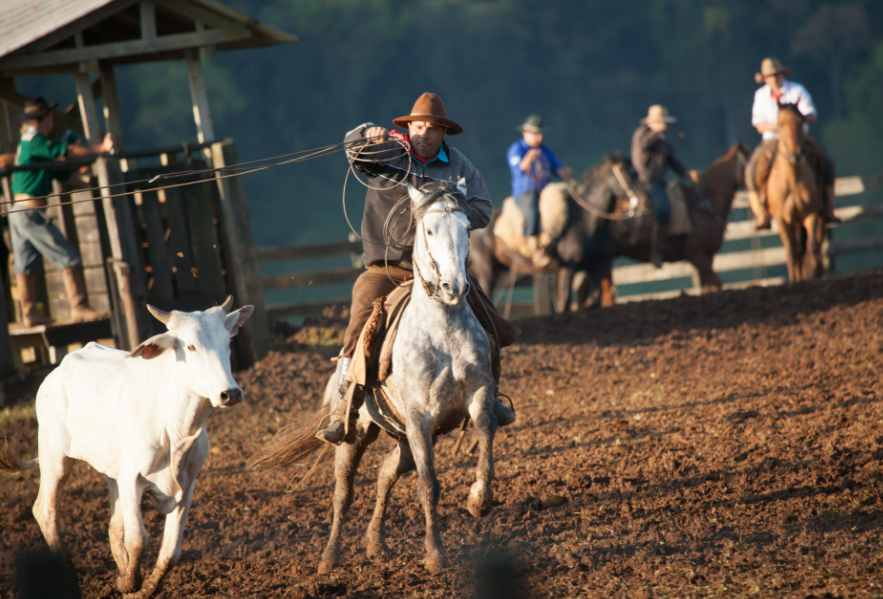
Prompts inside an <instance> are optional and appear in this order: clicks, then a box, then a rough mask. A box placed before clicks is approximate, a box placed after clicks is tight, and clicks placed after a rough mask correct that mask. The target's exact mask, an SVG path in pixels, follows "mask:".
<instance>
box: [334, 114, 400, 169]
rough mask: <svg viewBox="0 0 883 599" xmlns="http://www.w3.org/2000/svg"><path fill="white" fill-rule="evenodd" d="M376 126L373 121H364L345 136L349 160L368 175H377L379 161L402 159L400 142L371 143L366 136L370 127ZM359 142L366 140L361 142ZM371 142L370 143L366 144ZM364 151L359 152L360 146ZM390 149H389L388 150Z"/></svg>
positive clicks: (390, 161) (394, 161)
mask: <svg viewBox="0 0 883 599" xmlns="http://www.w3.org/2000/svg"><path fill="white" fill-rule="evenodd" d="M372 127H374V124H373V123H363V124H361V125H359V126H358V127H356V128H355V129H353V130H352V131H350V132H349V133H347V134H346V137H344V138H343V141H344V143H346V144H347V153H346V154H347V160H349V162H350V163H351V164H352V165H353V166H354V167H356V168H357V169H358V170H359V172H361V173H363V174H365V175H368V176H374V175H376V172H375V171H376V170H377V168H378V163H388V164H391V163H396V162H401V160H402V150H401V145H400V144H399V143H398V142H394V141H387V142H384V143H370V141H372V140H368V139H367V138H366V135H365V134H366V132H367V131H368V129H371V128H372ZM359 142H364V143H362V144H360V143H359ZM368 143H370V145H367V146H366V145H365V144H368ZM361 147H363V148H364V149H363V151H362V152H359V151H358V150H359V148H361ZM387 150H388V151H387Z"/></svg>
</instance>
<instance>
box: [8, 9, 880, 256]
mask: <svg viewBox="0 0 883 599" xmlns="http://www.w3.org/2000/svg"><path fill="white" fill-rule="evenodd" d="M225 2H226V4H228V5H230V6H232V7H234V8H236V9H238V10H241V11H243V12H245V13H247V14H249V15H252V16H254V17H255V18H258V19H260V20H263V21H265V22H267V23H270V24H272V25H274V26H276V27H278V28H280V29H282V30H284V31H287V32H291V33H296V34H298V35H300V36H301V37H302V39H303V41H302V42H301V43H299V44H292V45H287V46H280V47H276V48H268V49H259V50H248V51H240V52H225V53H219V54H217V55H216V56H215V57H213V58H211V59H210V60H209V61H208V67H207V77H208V85H209V93H210V101H211V105H212V112H213V116H214V120H215V130H216V132H217V134H218V136H230V137H233V138H234V139H235V140H236V143H237V149H238V150H239V153H240V155H241V156H242V159H243V160H253V159H256V158H260V157H264V156H270V155H274V154H282V153H286V152H291V151H296V150H303V149H307V148H311V147H317V146H323V145H326V144H329V143H335V142H337V141H340V140H342V139H343V136H344V133H345V132H346V131H347V130H349V129H351V128H352V127H354V126H356V125H358V124H360V123H362V122H365V121H373V122H375V123H377V124H382V125H387V126H388V125H391V123H390V121H391V119H393V118H394V117H396V116H400V115H402V114H406V113H407V112H408V111H409V110H410V108H411V104H412V103H413V101H414V99H415V98H416V97H417V96H418V95H419V94H420V93H422V92H424V91H434V92H436V93H438V94H440V95H441V96H442V98H443V99H444V100H445V102H446V104H447V107H448V113H449V115H450V116H451V117H452V118H453V119H455V120H456V121H458V122H459V123H460V124H462V125H463V127H464V128H465V130H466V131H465V133H464V134H463V135H460V136H458V137H456V138H451V139H450V142H451V143H452V145H454V146H456V147H458V148H460V149H461V150H463V151H464V152H465V153H466V155H467V156H469V157H470V159H471V160H472V161H473V163H474V164H475V165H476V166H477V167H478V168H479V170H481V172H482V173H483V175H484V176H485V178H486V179H487V181H488V185H489V187H490V191H491V195H492V196H493V198H494V200H495V203H496V204H497V205H499V203H500V202H501V201H502V199H503V198H504V197H505V196H506V195H507V194H508V192H509V174H508V169H507V166H506V162H505V151H506V148H507V146H508V144H509V143H511V142H512V141H514V140H515V139H517V137H518V133H517V132H516V127H517V126H518V125H519V124H520V123H521V122H522V121H523V120H524V118H525V117H526V116H527V115H528V114H531V113H539V114H541V115H542V116H543V118H544V120H545V122H546V123H547V125H548V127H549V134H548V135H547V140H548V142H549V144H550V145H551V146H552V147H553V148H555V150H556V151H557V153H558V155H559V156H560V157H561V158H562V160H564V161H565V162H566V163H568V164H571V165H572V166H573V167H574V169H575V171H576V173H577V174H579V173H580V172H582V171H583V170H584V169H586V168H587V167H589V166H590V165H591V164H593V163H594V162H597V161H598V160H600V159H601V158H602V156H603V154H604V153H605V152H612V151H614V150H617V149H619V150H626V151H627V148H628V142H629V139H630V136H631V133H632V131H633V129H634V127H635V126H636V125H637V121H638V119H639V118H641V117H642V116H644V115H645V114H646V111H647V107H648V106H649V105H650V104H653V103H657V102H658V103H663V104H666V105H667V106H668V107H669V109H670V111H671V112H672V114H674V115H676V116H677V117H678V118H679V122H678V127H679V128H680V129H681V130H683V132H684V138H683V140H682V141H676V147H677V149H678V151H679V153H680V155H681V156H682V158H683V159H684V161H685V163H686V164H687V165H688V166H689V167H695V168H705V167H707V166H708V165H709V164H710V163H711V161H712V159H713V158H715V157H717V156H719V155H721V154H722V153H723V152H724V151H725V150H726V149H727V148H728V147H729V146H730V145H731V144H732V143H733V142H735V141H736V140H737V139H741V140H742V141H744V142H746V143H748V144H749V145H754V144H755V143H756V142H757V141H758V140H759V136H758V135H757V133H756V132H755V131H754V129H753V128H752V127H751V124H750V118H751V103H752V98H753V94H754V90H755V89H756V88H757V85H756V84H755V83H754V73H755V71H757V70H758V68H759V65H760V61H761V59H762V58H763V57H764V56H768V55H772V56H777V57H778V58H780V59H781V60H782V61H783V62H784V63H785V64H787V65H790V66H792V67H794V69H795V72H794V75H793V78H794V79H795V80H796V81H799V82H801V83H803V84H804V85H806V86H807V88H808V89H809V90H810V92H811V93H812V95H813V98H814V100H815V101H816V104H817V106H818V109H819V113H820V115H819V124H818V125H817V126H815V127H814V128H813V131H814V132H815V133H816V134H821V136H822V138H823V139H824V140H825V141H826V142H827V143H828V145H829V146H830V149H831V151H832V153H833V154H834V157H835V159H836V160H838V162H839V171H840V172H841V173H843V174H856V173H861V172H869V171H870V172H877V171H880V170H881V168H880V167H881V166H883V163H881V158H883V153H881V151H880V150H879V148H880V147H883V146H881V144H880V143H879V142H878V141H877V140H879V139H880V134H881V133H883V116H881V114H880V110H881V109H880V107H881V106H883V104H881V102H880V101H879V100H880V99H881V96H883V3H881V2H879V1H878V0H855V1H853V2H834V1H828V2H824V1H822V0H763V1H761V0H742V1H737V0H677V1H675V0H617V1H615V2H611V1H610V0H582V1H576V0H557V1H555V2H549V1H548V0H544V1H540V0H523V1H516V0H486V1H481V0H469V1H465V0H407V1H406V0H373V1H360V0H301V1H299V2H292V1H291V0H251V1H245V0H225ZM843 6H846V7H847V8H848V10H845V9H844V10H841V11H840V12H837V11H835V10H834V8H832V7H835V8H836V7H843ZM838 10H839V9H838ZM832 11H834V12H832ZM835 13H836V15H839V16H837V17H836V18H838V19H841V21H843V22H846V24H847V27H848V26H849V22H850V21H849V19H850V18H854V16H855V15H856V14H859V15H865V17H866V21H865V23H866V26H863V27H860V28H858V29H857V31H858V30H860V31H859V33H861V35H860V36H859V35H858V34H857V35H856V36H853V37H856V39H852V38H850V37H849V36H847V38H844V36H843V35H842V28H843V24H842V23H841V22H840V21H837V23H840V24H839V25H838V24H836V23H834V20H835V17H834V16H831V15H834V14H835ZM841 13H842V14H841ZM836 15H835V16H836ZM850 15H852V16H850ZM835 25H836V26H835ZM838 27H840V29H838ZM858 37H861V39H860V40H857V38H858ZM813 40H817V41H818V47H816V46H814V45H813ZM838 52H839V54H838ZM835 55H836V56H835ZM841 55H843V56H845V58H843V59H842V60H841V59H840V58H837V57H839V56H841ZM832 57H833V58H832ZM835 58H836V60H835ZM837 61H840V62H837ZM835 63H836V64H835ZM841 63H842V68H840V71H838V70H837V69H838V68H839V67H837V64H841ZM838 73H839V74H838ZM118 79H119V85H120V94H121V98H122V101H123V110H124V114H123V118H124V127H125V129H126V141H127V145H128V146H129V147H147V146H153V145H158V144H163V143H168V142H178V141H182V140H184V139H194V138H195V128H194V126H193V124H192V117H191V112H190V106H189V102H190V94H189V89H188V86H187V80H186V76H185V73H184V67H183V65H182V64H176V63H162V64H156V65H145V66H134V67H126V68H121V69H120V75H119V77H118ZM65 81H66V80H65ZM46 85H49V84H47V83H43V84H34V83H31V82H24V83H20V84H19V88H20V89H22V90H23V91H25V88H27V90H28V91H31V90H32V91H34V92H35V91H38V90H37V88H40V89H39V91H40V92H41V93H44V95H47V97H50V96H51V97H58V99H60V100H62V101H63V102H64V101H68V102H69V101H72V100H73V82H72V81H69V82H66V83H63V84H62V83H59V82H55V83H52V85H54V86H55V88H52V89H51V90H47V89H46ZM56 88H57V89H56ZM51 92H56V93H51ZM838 94H839V96H838ZM838 97H841V98H842V108H841V109H840V110H841V112H842V113H843V119H842V120H840V121H837V122H835V121H834V116H833V115H834V111H835V104H836V102H840V100H837V98H838ZM344 172H345V160H344V158H343V156H340V157H339V158H338V159H335V158H324V159H322V160H320V161H317V162H313V163H310V164H309V165H294V166H290V167H285V168H281V169H275V170H271V171H268V172H266V173H261V174H257V175H252V176H250V177H249V178H248V179H247V187H248V192H249V199H250V202H251V206H252V215H253V221H254V225H255V238H256V240H257V242H258V243H259V244H261V245H266V244H291V243H309V242H318V241H327V240H336V239H341V238H343V237H344V236H345V235H346V233H347V228H346V225H345V223H344V220H343V217H342V213H341V207H340V193H341V185H342V182H343V176H344ZM363 198H364V191H363V190H362V189H361V188H360V187H358V186H356V185H352V186H351V187H350V194H349V199H350V206H351V207H352V209H353V211H354V212H355V213H358V212H359V210H360V209H361V201H362V199H363Z"/></svg>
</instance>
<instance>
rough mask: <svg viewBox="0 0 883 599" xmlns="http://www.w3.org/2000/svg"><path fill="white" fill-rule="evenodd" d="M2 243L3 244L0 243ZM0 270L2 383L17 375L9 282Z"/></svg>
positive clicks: (0, 372)
mask: <svg viewBox="0 0 883 599" xmlns="http://www.w3.org/2000/svg"><path fill="white" fill-rule="evenodd" d="M0 243H3V242H2V241H0ZM4 270H5V269H0V286H2V287H0V381H2V380H3V379H5V378H7V377H11V376H12V375H14V374H15V360H14V359H13V353H12V340H11V339H10V337H9V324H8V323H7V322H6V294H5V293H4V291H3V290H4V289H6V288H7V286H8V285H9V281H4V280H3V271H4ZM2 399H3V390H2V389H0V407H2V405H3V404H2Z"/></svg>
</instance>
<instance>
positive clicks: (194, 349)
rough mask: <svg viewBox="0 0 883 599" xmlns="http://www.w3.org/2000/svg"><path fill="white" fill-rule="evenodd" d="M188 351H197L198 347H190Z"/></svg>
mask: <svg viewBox="0 0 883 599" xmlns="http://www.w3.org/2000/svg"><path fill="white" fill-rule="evenodd" d="M187 349H189V350H190V351H196V347H195V346H193V345H188V346H187Z"/></svg>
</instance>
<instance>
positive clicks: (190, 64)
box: [186, 52, 215, 143]
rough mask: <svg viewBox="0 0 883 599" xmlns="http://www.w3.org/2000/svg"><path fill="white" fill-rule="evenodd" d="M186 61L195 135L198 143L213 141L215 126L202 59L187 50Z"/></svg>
mask: <svg viewBox="0 0 883 599" xmlns="http://www.w3.org/2000/svg"><path fill="white" fill-rule="evenodd" d="M186 62H187V78H188V79H189V81H190V98H191V100H192V101H193V120H194V121H196V136H197V138H198V139H199V142H200V143H205V142H210V141H215V126H214V124H213V123H212V113H211V110H210V109H209V104H208V94H207V93H206V90H205V77H204V76H203V74H202V60H201V59H200V58H199V54H198V53H196V52H188V53H187V59H186Z"/></svg>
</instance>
